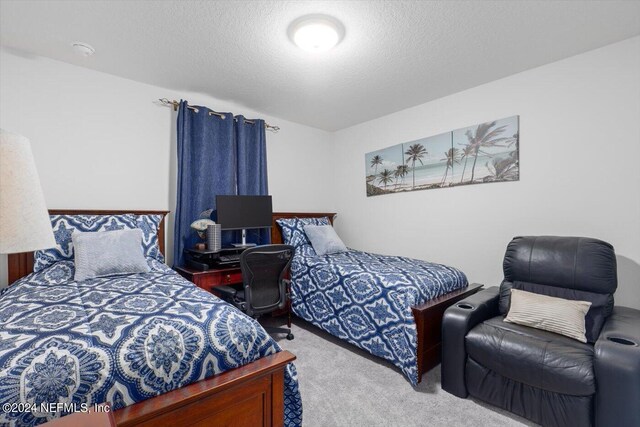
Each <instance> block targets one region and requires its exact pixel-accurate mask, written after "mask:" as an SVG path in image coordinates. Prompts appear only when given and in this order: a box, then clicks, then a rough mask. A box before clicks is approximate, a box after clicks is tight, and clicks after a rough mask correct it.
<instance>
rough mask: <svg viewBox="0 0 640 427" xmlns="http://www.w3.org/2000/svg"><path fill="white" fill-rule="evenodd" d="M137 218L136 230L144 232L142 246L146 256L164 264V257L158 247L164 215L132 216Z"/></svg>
mask: <svg viewBox="0 0 640 427" xmlns="http://www.w3.org/2000/svg"><path fill="white" fill-rule="evenodd" d="M132 216H133V217H134V218H135V228H139V229H140V230H142V246H143V247H144V256H145V257H147V258H154V259H157V260H158V261H160V262H164V255H162V252H160V246H159V245H158V228H159V227H160V223H161V222H162V219H163V218H164V215H158V214H154V215H132Z"/></svg>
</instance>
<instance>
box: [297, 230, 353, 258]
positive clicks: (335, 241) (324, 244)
mask: <svg viewBox="0 0 640 427" xmlns="http://www.w3.org/2000/svg"><path fill="white" fill-rule="evenodd" d="M304 233H305V234H306V235H307V237H308V238H309V241H310V242H311V246H313V250H315V251H316V254H318V255H327V254H336V253H339V252H346V251H347V247H346V246H345V244H344V243H343V242H342V240H340V237H338V233H336V230H334V229H333V227H332V226H330V225H305V226H304Z"/></svg>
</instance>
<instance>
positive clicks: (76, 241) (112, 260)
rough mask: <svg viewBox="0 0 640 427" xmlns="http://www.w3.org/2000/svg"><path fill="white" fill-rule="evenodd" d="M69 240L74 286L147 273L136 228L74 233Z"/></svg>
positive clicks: (147, 266)
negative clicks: (71, 241) (112, 277)
mask: <svg viewBox="0 0 640 427" xmlns="http://www.w3.org/2000/svg"><path fill="white" fill-rule="evenodd" d="M71 239H72V240H73V247H74V251H75V254H74V257H75V267H76V273H75V276H74V280H75V281H76V282H80V281H83V280H87V279H93V278H95V277H105V276H117V275H122V274H134V273H148V272H149V271H151V268H149V264H148V263H147V260H146V259H145V257H144V251H143V247H142V230H140V229H139V228H134V229H124V230H115V231H96V232H88V233H82V232H79V231H76V232H74V233H73V234H72V235H71Z"/></svg>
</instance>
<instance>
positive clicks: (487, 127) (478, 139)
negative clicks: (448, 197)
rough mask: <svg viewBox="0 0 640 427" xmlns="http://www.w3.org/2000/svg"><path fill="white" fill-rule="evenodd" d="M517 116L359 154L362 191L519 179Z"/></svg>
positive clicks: (396, 189)
mask: <svg viewBox="0 0 640 427" xmlns="http://www.w3.org/2000/svg"><path fill="white" fill-rule="evenodd" d="M518 128H519V126H518V116H513V117H509V118H506V119H500V120H496V121H493V122H486V123H481V124H479V125H475V126H469V127H465V128H462V129H457V130H454V131H452V132H447V133H444V134H440V135H435V136H430V137H427V138H422V139H419V140H415V141H410V142H406V143H402V144H397V145H394V146H392V147H388V148H385V149H382V150H377V151H373V152H371V153H367V154H366V155H365V162H366V163H365V167H366V182H367V196H375V195H379V194H388V193H396V192H401V191H414V190H425V189H431V188H443V187H452V186H457V185H468V184H478V183H485V182H502V181H517V180H518V179H519V164H518V162H519V159H518V142H519V141H518V140H519V134H518V132H519V129H518Z"/></svg>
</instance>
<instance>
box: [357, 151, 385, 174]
mask: <svg viewBox="0 0 640 427" xmlns="http://www.w3.org/2000/svg"><path fill="white" fill-rule="evenodd" d="M361 164H362V163H361ZM381 164H382V156H380V155H378V154H376V155H375V156H373V158H372V159H371V167H372V168H374V171H375V172H374V173H375V175H378V166H379V165H381Z"/></svg>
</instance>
